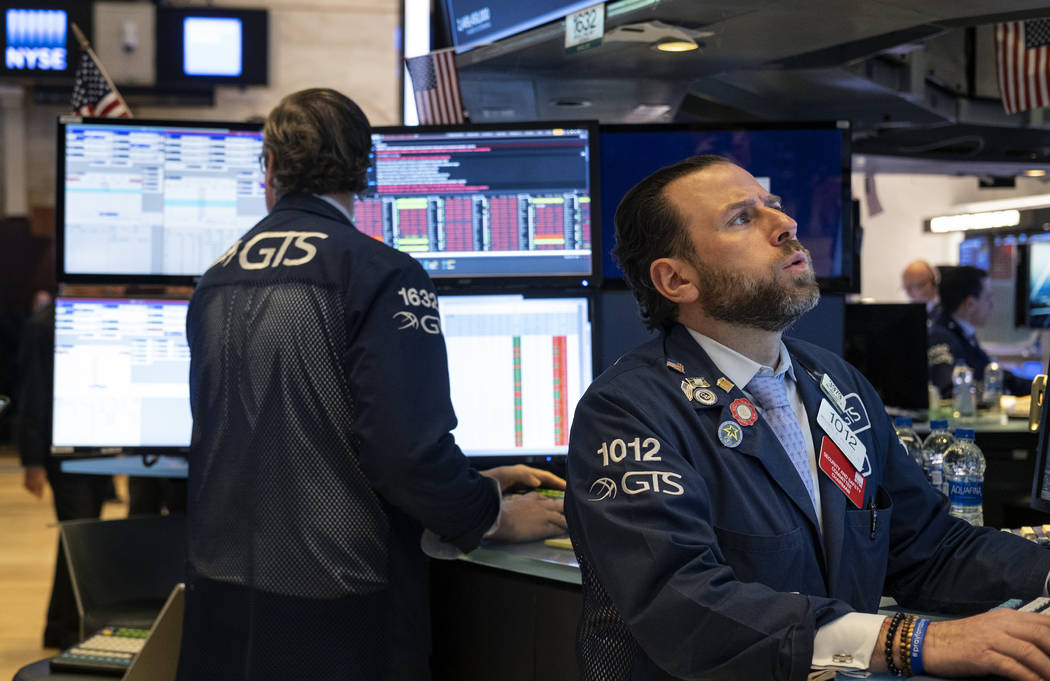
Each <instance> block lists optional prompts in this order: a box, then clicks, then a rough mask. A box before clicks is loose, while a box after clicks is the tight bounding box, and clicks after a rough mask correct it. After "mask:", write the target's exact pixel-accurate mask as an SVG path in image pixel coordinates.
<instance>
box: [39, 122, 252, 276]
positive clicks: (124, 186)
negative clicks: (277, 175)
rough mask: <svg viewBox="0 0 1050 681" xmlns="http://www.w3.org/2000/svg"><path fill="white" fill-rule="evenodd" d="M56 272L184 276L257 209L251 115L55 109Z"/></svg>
mask: <svg viewBox="0 0 1050 681" xmlns="http://www.w3.org/2000/svg"><path fill="white" fill-rule="evenodd" d="M58 127H59V129H58V159H57V170H58V182H57V187H56V189H57V191H56V206H55V211H56V222H57V234H58V239H57V250H58V276H59V279H60V280H62V281H68V282H81V283H83V282H98V281H114V282H135V283H190V282H191V281H192V280H193V279H194V278H196V277H199V276H200V275H202V274H203V273H204V271H205V270H206V269H208V267H210V266H211V264H212V263H213V262H215V260H217V259H218V258H219V256H221V255H222V254H223V252H225V250H226V249H227V248H229V246H230V244H231V243H233V242H234V241H236V240H237V239H238V238H239V237H240V236H241V235H242V234H244V233H245V232H246V231H248V230H249V229H250V228H251V227H253V226H254V225H255V223H256V222H258V221H259V220H260V219H261V218H262V217H263V216H264V215H266V200H265V195H264V187H263V181H264V176H263V173H262V171H261V169H260V167H259V155H260V153H261V151H262V126H261V125H260V124H255V123H216V122H185V121H182V122H171V121H169V122H165V121H148V120H114V119H80V118H63V119H61V120H60V121H59V126H58Z"/></svg>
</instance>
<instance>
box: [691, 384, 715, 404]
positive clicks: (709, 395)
mask: <svg viewBox="0 0 1050 681" xmlns="http://www.w3.org/2000/svg"><path fill="white" fill-rule="evenodd" d="M693 399H694V400H696V401H697V402H699V403H700V404H702V405H704V406H707V407H710V406H711V405H712V404H714V403H715V402H717V401H718V396H717V395H715V393H714V391H713V390H710V389H708V388H697V389H696V392H694V393H693Z"/></svg>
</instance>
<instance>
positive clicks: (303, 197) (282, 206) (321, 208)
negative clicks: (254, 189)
mask: <svg viewBox="0 0 1050 681" xmlns="http://www.w3.org/2000/svg"><path fill="white" fill-rule="evenodd" d="M283 211H304V212H307V213H314V214H316V215H320V216H321V217H325V218H328V219H329V220H336V221H338V222H342V223H344V224H347V225H353V224H354V223H353V222H351V221H349V220H347V219H346V216H345V215H344V214H343V212H342V211H341V210H339V209H338V208H336V207H335V206H333V205H331V204H330V203H328V202H327V201H325V200H324V199H322V198H321V197H319V196H314V195H313V194H285V195H284V196H282V197H281V198H279V199H278V200H277V204H276V205H274V207H273V210H272V211H270V214H271V215H272V214H274V213H279V212H283Z"/></svg>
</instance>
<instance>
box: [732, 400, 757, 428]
mask: <svg viewBox="0 0 1050 681" xmlns="http://www.w3.org/2000/svg"><path fill="white" fill-rule="evenodd" d="M729 413H731V414H732V415H733V418H734V419H736V422H737V423H739V424H740V425H742V426H750V425H751V424H752V423H754V422H755V421H757V420H758V410H757V409H755V405H753V404H751V403H750V402H748V401H747V398H744V397H741V398H739V399H736V400H733V403H732V404H730V405H729Z"/></svg>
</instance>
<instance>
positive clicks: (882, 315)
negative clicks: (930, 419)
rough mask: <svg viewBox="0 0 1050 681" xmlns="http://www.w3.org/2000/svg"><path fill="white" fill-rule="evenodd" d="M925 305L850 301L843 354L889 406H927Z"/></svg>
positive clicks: (913, 408)
mask: <svg viewBox="0 0 1050 681" xmlns="http://www.w3.org/2000/svg"><path fill="white" fill-rule="evenodd" d="M926 351H927V344H926V306H925V305H923V304H921V303H847V304H846V322H845V341H844V343H843V353H842V356H843V358H845V360H846V361H847V362H849V363H850V364H852V365H853V366H855V367H857V369H859V370H860V373H862V374H864V376H865V377H867V379H868V380H869V381H871V383H872V385H873V386H875V391H876V392H878V394H879V397H881V398H882V402H883V404H885V405H886V406H887V407H895V408H897V409H899V410H903V411H905V412H921V411H923V410H925V409H927V408H928V407H929V399H930V398H929V392H927V384H928V382H929V368H928V366H929V365H928V364H927V352H926Z"/></svg>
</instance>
